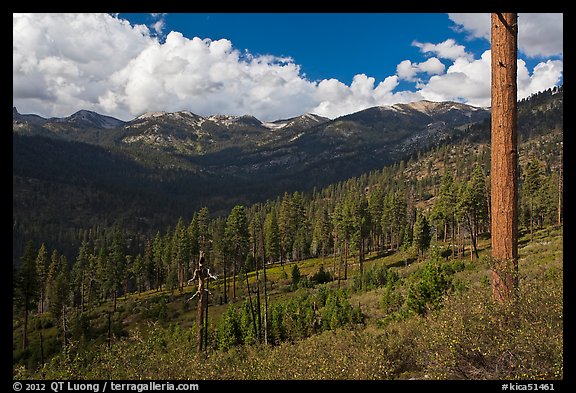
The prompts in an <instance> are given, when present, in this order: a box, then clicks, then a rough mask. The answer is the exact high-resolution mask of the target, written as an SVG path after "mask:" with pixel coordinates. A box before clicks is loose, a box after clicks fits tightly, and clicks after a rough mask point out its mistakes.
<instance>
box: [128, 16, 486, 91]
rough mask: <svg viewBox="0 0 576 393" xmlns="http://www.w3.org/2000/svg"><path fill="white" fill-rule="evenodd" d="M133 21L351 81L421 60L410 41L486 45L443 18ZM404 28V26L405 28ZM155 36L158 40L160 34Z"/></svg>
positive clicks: (471, 46) (140, 18) (479, 48)
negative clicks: (160, 24)
mask: <svg viewBox="0 0 576 393" xmlns="http://www.w3.org/2000/svg"><path fill="white" fill-rule="evenodd" d="M120 17H123V18H126V19H128V20H130V21H132V22H134V23H143V24H148V25H153V24H154V23H156V21H158V20H160V19H161V20H163V22H164V26H163V28H162V32H163V33H164V34H167V33H168V32H169V31H171V30H174V31H179V32H181V33H182V34H184V35H185V36H187V37H190V38H192V37H200V38H210V39H212V40H219V39H222V38H225V39H229V40H231V41H232V43H233V44H234V46H235V47H236V48H237V49H239V50H241V51H244V50H247V51H249V52H250V53H252V54H272V55H275V56H280V57H286V56H287V57H291V58H293V59H294V61H295V62H296V63H297V64H300V65H301V66H302V72H303V73H305V74H306V76H307V77H308V78H310V79H312V80H321V79H326V78H336V79H338V80H340V81H342V82H344V83H347V84H349V83H350V82H352V78H353V77H354V75H356V74H359V73H365V74H367V75H370V76H374V77H375V78H376V79H377V80H382V79H384V78H385V77H386V76H389V75H390V74H391V73H394V71H395V70H396V65H397V64H398V63H399V62H400V61H402V60H404V59H414V58H422V59H423V58H424V56H422V55H421V54H419V49H418V48H416V47H414V46H412V45H411V44H412V42H413V41H414V40H417V41H421V42H442V41H445V40H446V39H448V38H457V40H459V41H461V42H466V43H467V47H468V48H469V49H470V50H471V51H473V52H474V53H482V52H483V51H484V50H486V49H489V47H490V44H489V42H488V41H487V40H484V39H475V40H469V41H466V34H465V33H457V32H455V31H454V29H453V27H454V26H455V23H454V22H452V21H451V20H450V19H449V18H448V14H366V13H353V14H345V13H328V14H282V13H277V14H226V13H222V14H167V15H165V16H164V17H162V18H160V17H159V16H156V17H155V16H152V15H150V14H120ZM408 26H409V28H407V27H408ZM164 34H162V33H161V34H160V38H162V37H163V36H164Z"/></svg>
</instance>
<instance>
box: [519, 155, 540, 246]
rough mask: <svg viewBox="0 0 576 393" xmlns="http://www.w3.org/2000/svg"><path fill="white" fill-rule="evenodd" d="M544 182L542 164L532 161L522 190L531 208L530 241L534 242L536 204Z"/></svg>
mask: <svg viewBox="0 0 576 393" xmlns="http://www.w3.org/2000/svg"><path fill="white" fill-rule="evenodd" d="M543 180H544V179H543V174H542V170H541V167H540V163H539V162H538V161H537V160H536V159H532V160H531V161H530V162H529V163H528V166H527V167H526V174H525V175H524V186H523V187H522V190H523V191H524V193H525V194H526V197H527V198H528V200H529V206H530V241H533V240H534V215H535V214H534V210H535V202H537V201H538V198H539V197H541V195H542V191H543V190H542V188H543ZM537 207H539V206H537Z"/></svg>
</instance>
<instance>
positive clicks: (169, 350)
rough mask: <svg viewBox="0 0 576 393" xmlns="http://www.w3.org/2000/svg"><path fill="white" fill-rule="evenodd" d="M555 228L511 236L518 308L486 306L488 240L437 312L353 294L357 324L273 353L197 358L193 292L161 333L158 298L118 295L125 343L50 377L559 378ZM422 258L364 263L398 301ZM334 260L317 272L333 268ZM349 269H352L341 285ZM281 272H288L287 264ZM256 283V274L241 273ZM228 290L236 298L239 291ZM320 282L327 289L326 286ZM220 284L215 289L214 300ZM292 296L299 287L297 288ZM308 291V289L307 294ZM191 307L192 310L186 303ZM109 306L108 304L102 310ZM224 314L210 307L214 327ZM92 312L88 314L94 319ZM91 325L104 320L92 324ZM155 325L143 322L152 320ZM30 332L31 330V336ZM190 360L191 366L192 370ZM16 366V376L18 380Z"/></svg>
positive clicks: (57, 368) (62, 361)
mask: <svg viewBox="0 0 576 393" xmlns="http://www.w3.org/2000/svg"><path fill="white" fill-rule="evenodd" d="M562 239H563V238H562V232H561V229H557V228H554V229H544V230H541V231H538V232H537V233H536V236H535V239H534V241H533V242H532V243H530V242H529V241H528V238H527V236H523V237H521V239H520V249H519V252H520V261H519V274H520V301H519V302H518V304H516V305H514V306H512V307H508V308H506V307H502V306H499V305H496V304H494V303H493V302H492V301H491V299H490V284H489V282H490V267H489V262H488V258H486V255H488V253H487V250H488V247H489V240H483V241H481V243H480V250H481V251H480V252H481V258H480V259H479V260H473V261H470V259H469V258H468V257H466V258H464V259H463V260H464V261H465V268H464V270H462V271H459V272H457V273H455V274H454V275H453V277H452V278H453V283H454V288H455V289H453V290H452V291H450V292H449V293H448V295H447V296H446V298H445V300H444V306H443V308H441V309H440V310H439V311H436V312H430V313H429V314H428V315H427V317H421V316H416V315H409V316H404V317H397V318H391V317H388V318H387V312H386V311H385V310H384V308H383V307H382V296H383V293H384V291H385V289H384V288H379V289H375V290H371V291H367V292H363V293H362V292H361V293H355V294H353V295H352V297H351V303H352V304H353V305H360V307H361V309H362V311H363V312H364V314H365V315H366V321H365V324H364V325H358V326H356V327H353V328H348V329H339V330H337V331H334V332H332V331H330V332H323V333H321V334H319V335H315V336H312V337H310V338H307V339H304V340H301V341H298V342H295V343H283V344H281V345H278V346H275V347H264V346H252V347H238V348H234V349H232V350H230V351H227V352H218V351H214V352H210V354H209V355H208V357H207V358H206V359H205V360H203V361H200V360H201V359H200V358H197V356H198V355H197V354H195V353H194V350H193V348H194V340H195V336H194V329H193V328H192V329H191V328H189V327H190V326H192V325H193V324H194V315H195V310H194V306H192V307H190V308H191V309H190V310H185V308H184V307H183V306H182V305H183V304H185V303H184V297H185V296H190V294H189V292H190V290H191V288H187V289H186V292H188V293H185V294H183V295H181V296H176V297H174V298H172V300H171V301H170V302H169V303H168V304H167V308H168V310H169V312H168V318H167V322H166V323H164V325H165V326H168V327H167V328H162V327H160V326H159V324H158V323H155V322H153V321H147V320H146V319H145V318H143V317H142V314H141V312H140V313H139V311H140V310H142V309H143V308H144V305H145V304H146V299H148V300H152V299H154V298H155V297H157V296H158V294H157V293H154V292H151V293H144V294H140V295H132V296H130V297H129V298H128V299H121V301H120V303H119V304H120V306H119V309H120V310H121V311H120V313H119V317H122V318H123V323H124V325H125V329H126V330H128V331H129V337H128V338H123V339H116V340H115V342H114V344H113V346H112V349H111V350H107V349H105V346H104V345H103V344H102V346H101V347H100V350H98V351H88V352H85V353H84V352H79V355H78V356H76V355H75V354H74V351H72V352H71V353H69V354H64V355H61V356H59V357H58V358H56V359H54V360H53V363H52V364H50V365H48V366H47V367H46V369H45V372H46V377H47V378H56V379H66V378H96V379H100V378H116V379H133V378H160V379H164V378H166V379H171V378H173V379H189V378H191V379H340V378H342V379H396V378H449V379H453V378H472V379H492V378H496V379H501V378H561V377H562V372H563V371H562V342H563V330H562V318H563V315H562V301H563V299H562V276H563V266H562ZM320 263H321V260H320V259H310V260H306V261H302V262H301V263H300V269H301V272H302V274H303V275H304V274H307V275H311V274H313V273H314V272H316V271H317V270H318V267H319V265H320ZM424 263H425V262H424V261H414V262H412V263H409V264H408V265H405V255H403V254H402V253H395V254H392V255H390V256H386V257H381V258H378V257H373V258H372V259H371V260H369V261H368V262H366V266H365V268H366V269H367V268H369V267H370V266H371V265H381V264H385V265H387V266H389V267H390V268H391V269H393V270H396V271H397V272H398V273H399V275H400V277H401V280H400V281H399V283H398V285H397V288H396V290H395V291H396V292H397V293H399V294H400V296H404V297H405V296H406V294H407V292H408V288H409V285H410V283H411V282H412V281H414V275H412V273H413V272H415V271H416V270H418V269H419V268H420V267H421V266H422V265H423V264H424ZM331 264H332V261H331V259H327V260H326V263H325V266H326V267H331ZM357 268H358V266H356V265H354V264H351V265H350V266H349V272H348V273H349V280H348V283H350V282H351V281H352V280H351V279H350V278H351V277H353V276H354V275H355V274H357ZM285 269H286V272H287V273H288V276H289V275H290V274H289V273H290V268H289V266H286V267H285ZM281 272H282V268H281V267H280V266H275V267H272V268H270V269H269V270H268V277H269V279H271V280H273V281H274V282H275V284H274V285H273V289H272V290H271V291H270V302H276V301H284V300H286V299H288V298H289V297H291V296H293V295H294V292H288V291H287V289H288V288H287V286H288V282H289V280H285V279H284V280H283V279H282V278H281ZM249 277H250V279H252V280H253V279H254V277H253V275H249ZM237 285H238V287H237V290H238V291H239V293H240V294H242V295H243V294H244V284H238V283H237ZM329 285H336V283H335V282H334V283H331V284H329ZM216 287H217V285H212V286H211V288H213V294H214V298H215V299H217V298H218V295H217V293H218V289H217V288H216ZM302 290H303V289H300V290H299V291H302ZM308 290H310V291H313V290H314V289H308ZM192 304H194V305H195V302H192ZM103 307H107V306H103ZM226 307H227V306H225V305H223V306H220V305H214V306H212V307H211V308H210V317H211V321H215V320H217V319H218V317H219V316H220V315H221V314H222V312H223V311H224V310H225V308H226ZM99 312H100V310H94V311H93V314H94V316H97V315H98V313H99ZM99 318H100V323H102V322H103V321H102V320H101V319H102V317H101V316H100V317H99ZM151 322H152V323H151ZM31 336H33V334H31ZM196 360H198V361H200V362H197V361H196ZM21 373H23V370H22V369H21V368H17V369H16V375H21V376H25V375H22V374H21Z"/></svg>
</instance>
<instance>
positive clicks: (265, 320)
mask: <svg viewBox="0 0 576 393" xmlns="http://www.w3.org/2000/svg"><path fill="white" fill-rule="evenodd" d="M260 228H261V229H262V232H261V233H262V244H261V247H262V271H263V273H264V344H266V345H268V289H267V288H266V286H267V285H268V280H267V279H266V247H265V246H264V230H263V229H264V228H263V224H262V221H261V222H260Z"/></svg>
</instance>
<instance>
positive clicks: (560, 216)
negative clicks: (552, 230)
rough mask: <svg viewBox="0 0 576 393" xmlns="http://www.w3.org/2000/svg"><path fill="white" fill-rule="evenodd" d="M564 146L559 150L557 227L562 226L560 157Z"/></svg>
mask: <svg viewBox="0 0 576 393" xmlns="http://www.w3.org/2000/svg"><path fill="white" fill-rule="evenodd" d="M563 151H564V146H563V144H562V147H561V148H560V168H558V225H562V187H563V186H564V184H563V182H562V157H563Z"/></svg>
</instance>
